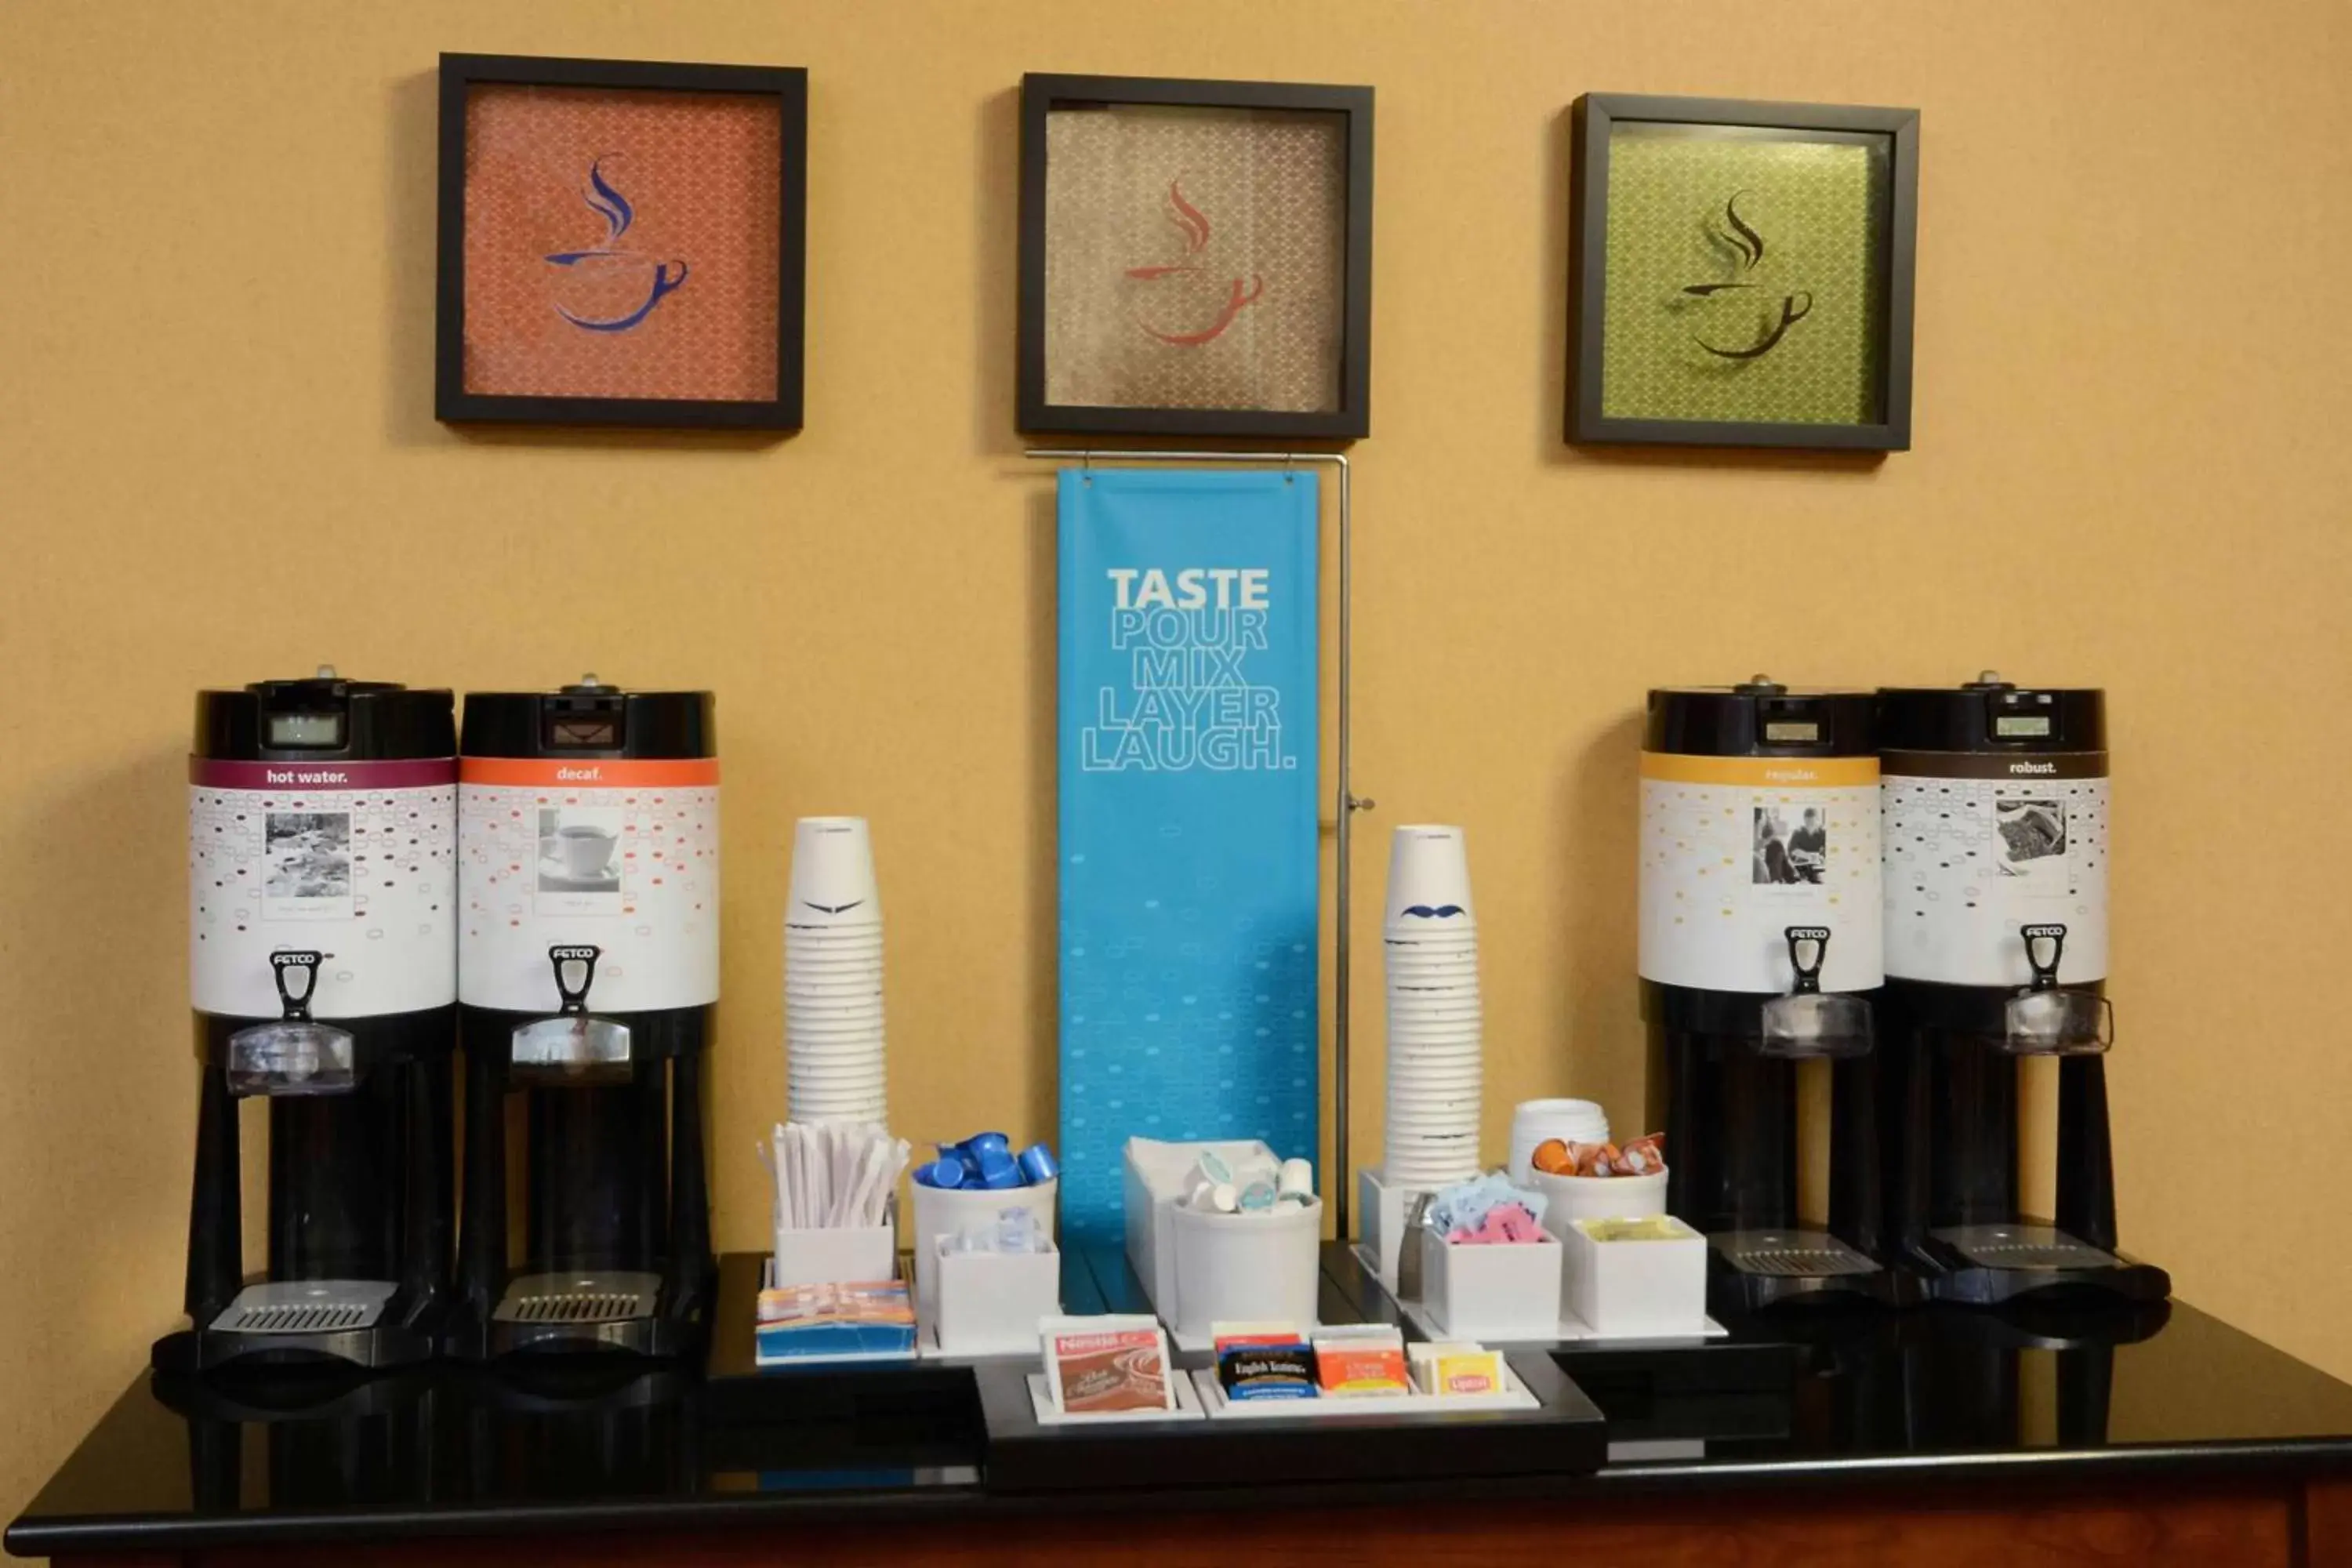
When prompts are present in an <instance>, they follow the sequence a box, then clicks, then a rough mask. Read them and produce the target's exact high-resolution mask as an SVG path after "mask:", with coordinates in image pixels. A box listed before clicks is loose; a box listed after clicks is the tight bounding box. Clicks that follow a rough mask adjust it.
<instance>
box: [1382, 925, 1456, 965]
mask: <svg viewBox="0 0 2352 1568" xmlns="http://www.w3.org/2000/svg"><path fill="white" fill-rule="evenodd" d="M1477 951H1478V933H1477V932H1476V931H1444V930H1440V929H1439V928H1438V926H1437V923H1436V922H1435V921H1428V922H1415V923H1414V924H1412V925H1410V926H1391V927H1389V928H1387V929H1386V930H1384V931H1381V952H1385V953H1387V954H1389V955H1390V956H1391V957H1392V958H1460V957H1463V956H1465V954H1466V955H1475V954H1476V952H1477Z"/></svg>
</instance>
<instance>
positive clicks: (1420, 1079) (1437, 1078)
mask: <svg viewBox="0 0 2352 1568" xmlns="http://www.w3.org/2000/svg"><path fill="white" fill-rule="evenodd" d="M1485 1072H1486V1067H1485V1064H1483V1063H1482V1062H1480V1061H1479V1060H1478V1058H1475V1057H1467V1058H1464V1057H1455V1058H1428V1057H1421V1058H1411V1059H1408V1058H1402V1057H1391V1058H1389V1068H1388V1077H1389V1082H1390V1083H1391V1084H1421V1085H1426V1084H1433V1083H1463V1082H1466V1083H1470V1084H1474V1085H1475V1083H1477V1082H1478V1080H1479V1079H1480V1077H1481V1076H1482V1075H1483V1074H1484V1073H1485Z"/></svg>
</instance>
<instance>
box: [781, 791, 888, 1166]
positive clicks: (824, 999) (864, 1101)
mask: <svg viewBox="0 0 2352 1568" xmlns="http://www.w3.org/2000/svg"><path fill="white" fill-rule="evenodd" d="M788 898H789V900H790V901H789V902H788V903H787V905H786V906H785V910H784V1047H785V1058H786V1065H787V1067H788V1068H789V1077H790V1085H791V1095H792V1100H791V1104H792V1119H793V1121H871V1122H876V1123H879V1124H881V1125H884V1126H887V1125H888V1123H889V1118H888V1116H887V1114H886V1107H885V1096H884V1092H883V1090H884V1079H883V1064H882V898H881V893H880V891H879V890H878V889H877V887H876V884H875V879H874V844H873V840H872V839H871V838H870V837H868V835H867V833H866V819H865V818H864V817H860V816H804V817H803V818H801V820H800V822H799V824H798V826H796V827H795V828H794V830H793V870H792V884H791V889H790V892H789V894H788Z"/></svg>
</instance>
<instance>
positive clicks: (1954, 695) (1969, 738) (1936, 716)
mask: <svg viewBox="0 0 2352 1568" xmlns="http://www.w3.org/2000/svg"><path fill="white" fill-rule="evenodd" d="M1878 743H1879V746H1880V748H1881V749H1882V750H1884V751H1888V752H1990V753H1994V754H2000V753H2004V752H2104V751H2105V750H2106V749H2107V694H2106V693H2105V691H2102V690H2100V689H2097V688H2096V687H2046V686H2019V685H2017V684H2016V683H2015V682H2013V681H2009V680H2004V679H2001V678H2000V675H1999V674H1998V673H1996V672H1995V671H1992V670H1990V669H1989V670H1986V671H1985V672H1984V673H1983V674H1981V675H1979V676H1978V677H1977V679H1974V680H1971V681H1969V682H1968V683H1966V684H1965V685H1961V686H1927V687H1914V686H1890V687H1886V688H1885V689H1882V690H1881V691H1880V692H1879V693H1878Z"/></svg>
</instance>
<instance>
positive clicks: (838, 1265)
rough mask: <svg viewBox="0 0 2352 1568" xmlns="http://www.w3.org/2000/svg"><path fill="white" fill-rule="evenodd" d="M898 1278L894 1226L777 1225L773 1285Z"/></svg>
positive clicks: (846, 1282) (859, 1281)
mask: <svg viewBox="0 0 2352 1568" xmlns="http://www.w3.org/2000/svg"><path fill="white" fill-rule="evenodd" d="M897 1278H898V1229H897V1227H896V1226H891V1225H889V1224H887V1223H886V1224H883V1225H877V1226H841V1227H838V1228H834V1229H822V1230H795V1229H793V1227H792V1226H781V1225H780V1226H777V1227H776V1264H775V1269H774V1278H773V1279H772V1280H770V1281H769V1282H770V1283H771V1284H772V1285H780V1286H781V1285H854V1284H861V1283H865V1282H866V1281H869V1280H876V1279H897Z"/></svg>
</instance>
